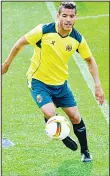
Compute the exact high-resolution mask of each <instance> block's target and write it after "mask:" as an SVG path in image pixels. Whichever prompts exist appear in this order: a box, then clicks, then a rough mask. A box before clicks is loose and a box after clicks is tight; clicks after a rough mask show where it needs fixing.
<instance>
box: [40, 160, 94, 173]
mask: <svg viewBox="0 0 110 176" xmlns="http://www.w3.org/2000/svg"><path fill="white" fill-rule="evenodd" d="M43 176H92V163H83V162H81V161H78V160H76V161H73V160H66V161H64V162H62V164H61V165H59V167H58V168H56V169H54V170H53V171H48V172H47V173H46V174H44V175H43Z"/></svg>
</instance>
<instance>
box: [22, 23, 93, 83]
mask: <svg viewBox="0 0 110 176" xmlns="http://www.w3.org/2000/svg"><path fill="white" fill-rule="evenodd" d="M25 38H26V40H27V41H28V42H29V43H30V44H31V45H32V46H34V54H33V56H32V59H31V65H30V67H29V70H28V72H27V78H28V81H29V82H30V81H31V80H32V78H35V79H38V80H40V81H42V82H44V83H45V84H49V85H62V84H63V83H64V81H65V80H67V79H68V60H69V59H70V58H71V56H72V54H73V53H74V52H75V51H77V52H79V54H80V55H81V57H82V58H83V59H86V58H88V57H90V56H91V55H92V54H91V51H90V49H89V46H88V44H87V42H86V40H85V39H84V37H83V36H82V35H81V34H80V33H79V32H78V31H77V30H76V29H75V28H72V30H71V32H70V33H69V35H68V36H65V37H62V36H61V35H60V34H59V33H58V24H57V23H49V24H40V25H38V26H36V27H35V28H34V29H32V30H31V31H30V32H28V33H27V34H25Z"/></svg>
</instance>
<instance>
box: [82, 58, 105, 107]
mask: <svg viewBox="0 0 110 176" xmlns="http://www.w3.org/2000/svg"><path fill="white" fill-rule="evenodd" d="M85 61H86V62H87V64H88V67H89V71H90V73H91V75H92V77H93V79H94V83H95V96H96V99H97V100H98V102H99V104H101V105H102V104H103V103H104V92H103V89H102V86H101V82H100V78H99V72H98V66H97V63H96V61H95V59H94V57H93V56H90V57H89V58H86V59H85Z"/></svg>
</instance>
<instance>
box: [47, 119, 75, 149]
mask: <svg viewBox="0 0 110 176" xmlns="http://www.w3.org/2000/svg"><path fill="white" fill-rule="evenodd" d="M44 120H45V123H46V122H47V121H48V120H47V119H46V118H45V117H44ZM62 142H63V144H64V145H65V146H66V147H68V148H69V149H71V150H74V151H75V150H77V148H78V146H77V144H76V142H75V141H74V140H73V139H71V138H70V137H69V136H67V137H66V138H65V139H63V140H62Z"/></svg>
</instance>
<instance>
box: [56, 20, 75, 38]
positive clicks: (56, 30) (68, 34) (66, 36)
mask: <svg viewBox="0 0 110 176" xmlns="http://www.w3.org/2000/svg"><path fill="white" fill-rule="evenodd" d="M55 29H56V32H57V33H58V22H56V23H55ZM71 32H72V29H71V30H70V32H69V34H68V35H66V36H62V35H61V34H59V33H58V34H59V35H60V36H61V37H62V38H65V37H68V36H69V35H70V34H71Z"/></svg>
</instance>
